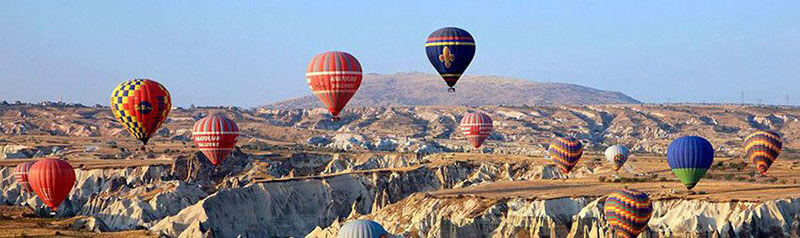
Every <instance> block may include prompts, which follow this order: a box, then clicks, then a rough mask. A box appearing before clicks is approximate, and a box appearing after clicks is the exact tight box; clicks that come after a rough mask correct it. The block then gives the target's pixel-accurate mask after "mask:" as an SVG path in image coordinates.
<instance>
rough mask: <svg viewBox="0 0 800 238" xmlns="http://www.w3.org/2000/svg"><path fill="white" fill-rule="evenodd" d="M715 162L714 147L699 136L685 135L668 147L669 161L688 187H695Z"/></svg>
mask: <svg viewBox="0 0 800 238" xmlns="http://www.w3.org/2000/svg"><path fill="white" fill-rule="evenodd" d="M713 162H714V147H713V146H711V142H708V140H706V139H704V138H703V137H699V136H684V137H681V138H678V139H675V140H674V141H672V143H670V144H669V147H668V148H667V163H669V167H670V168H672V173H675V176H677V177H678V179H680V180H681V182H682V183H683V185H686V188H687V189H690V190H691V189H692V188H694V186H695V185H697V182H698V181H700V179H701V178H703V175H705V174H706V171H708V168H709V167H711V164H712V163H713Z"/></svg>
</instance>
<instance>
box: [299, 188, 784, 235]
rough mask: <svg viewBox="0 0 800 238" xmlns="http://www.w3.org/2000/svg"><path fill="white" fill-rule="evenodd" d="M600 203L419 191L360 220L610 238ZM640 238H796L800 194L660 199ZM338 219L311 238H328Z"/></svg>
mask: <svg viewBox="0 0 800 238" xmlns="http://www.w3.org/2000/svg"><path fill="white" fill-rule="evenodd" d="M604 199H605V198H604V197H601V198H587V197H577V198H558V199H549V200H527V199H522V198H512V199H505V200H494V199H487V198H480V197H470V196H462V197H434V196H431V195H426V194H416V195H413V196H410V197H408V198H406V199H405V200H403V201H400V202H398V203H395V204H392V205H388V206H386V207H384V208H383V209H380V210H378V211H375V212H374V213H372V214H369V215H365V216H354V217H351V219H356V218H366V219H373V220H375V221H377V222H379V223H381V224H382V225H383V226H384V227H385V228H386V229H387V231H389V232H391V233H394V234H397V235H402V236H411V237H607V236H608V232H609V231H608V229H609V228H608V226H607V224H606V223H605V216H604V214H603V212H602V211H603V210H602V207H603V201H604ZM653 207H654V213H653V217H652V218H651V219H650V223H649V224H648V228H647V230H646V231H645V234H644V236H645V237H675V236H678V237H798V236H800V197H795V198H787V199H779V200H774V201H766V202H742V201H704V200H678V199H671V200H657V201H654V202H653ZM341 224H343V222H336V223H332V225H331V227H328V228H326V229H323V228H317V229H316V230H314V232H313V233H311V234H309V237H333V236H331V234H333V233H334V232H330V230H338V227H339V226H341Z"/></svg>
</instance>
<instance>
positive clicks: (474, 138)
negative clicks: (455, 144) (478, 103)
mask: <svg viewBox="0 0 800 238" xmlns="http://www.w3.org/2000/svg"><path fill="white" fill-rule="evenodd" d="M461 132H462V133H464V136H465V137H467V140H469V142H470V143H472V146H475V148H478V147H480V146H481V144H483V141H485V140H486V138H488V137H489V135H490V134H492V118H490V117H489V116H488V115H486V114H484V113H482V112H470V113H467V114H464V118H462V119H461Z"/></svg>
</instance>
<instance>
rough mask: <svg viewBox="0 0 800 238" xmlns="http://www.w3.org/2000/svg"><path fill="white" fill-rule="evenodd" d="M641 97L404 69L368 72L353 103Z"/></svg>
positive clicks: (290, 103)
mask: <svg viewBox="0 0 800 238" xmlns="http://www.w3.org/2000/svg"><path fill="white" fill-rule="evenodd" d="M627 103H640V102H639V101H637V100H636V99H633V98H631V97H629V96H627V95H625V94H622V93H620V92H611V91H604V90H598V89H593V88H589V87H584V86H579V85H575V84H567V83H543V82H534V81H529V80H521V79H513V78H504V77H496V76H465V77H463V78H462V79H461V80H459V81H458V85H456V92H455V93H449V92H447V86H446V85H445V84H444V83H443V82H442V80H441V79H440V78H439V76H438V75H434V74H422V73H401V74H393V75H378V74H368V75H365V76H364V79H363V81H362V83H361V88H360V89H359V90H358V92H357V93H356V95H355V97H353V99H352V100H351V101H350V103H349V104H348V105H349V106H356V107H358V106H368V107H376V106H377V107H382V106H430V105H468V106H483V105H518V106H522V105H590V104H627ZM321 106H322V104H321V103H320V102H319V100H318V99H317V98H316V97H315V96H314V95H308V96H303V97H300V98H294V99H289V100H286V101H281V102H277V103H273V104H271V105H268V106H267V107H269V108H276V109H291V108H305V109H309V108H317V107H321Z"/></svg>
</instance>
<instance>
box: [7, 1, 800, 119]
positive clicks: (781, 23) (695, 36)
mask: <svg viewBox="0 0 800 238" xmlns="http://www.w3.org/2000/svg"><path fill="white" fill-rule="evenodd" d="M798 9H800V1H769V2H762V1H613V2H612V1H591V2H590V1H549V2H533V1H503V2H502V4H501V3H494V2H493V3H477V2H469V1H458V3H457V4H456V2H450V1H448V2H441V3H440V4H438V5H437V4H432V3H431V1H391V2H390V1H327V2H323V1H313V4H312V1H253V2H235V3H227V2H226V3H224V4H220V3H219V2H217V1H46V2H44V1H42V2H40V1H9V0H3V1H2V2H0V100H7V101H15V100H22V101H34V102H38V101H42V100H56V99H58V98H59V97H63V98H64V99H65V101H71V102H81V103H84V104H94V103H101V104H108V98H109V95H110V92H111V90H112V89H113V87H114V86H116V85H117V84H118V83H120V82H121V81H123V80H125V79H129V78H136V77H144V78H152V79H155V80H156V81H159V82H161V83H162V84H164V85H165V86H166V87H167V88H168V89H169V90H170V92H171V93H172V96H173V101H174V102H175V104H176V105H181V106H186V105H189V104H192V103H194V104H197V105H237V106H258V105H264V104H267V103H269V102H274V101H276V100H281V99H285V98H289V97H296V96H301V95H306V94H310V92H309V90H308V86H307V85H306V83H305V79H304V77H303V75H304V70H305V66H306V63H307V62H308V60H309V59H310V58H311V57H312V56H313V55H315V54H316V53H319V52H323V51H327V50H343V51H347V52H350V53H352V54H353V55H355V56H356V57H357V58H358V59H359V60H360V61H361V64H362V65H363V68H364V70H365V72H369V73H381V74H391V73H396V72H408V71H419V72H428V73H434V72H435V71H434V69H433V67H431V66H430V65H429V62H428V60H427V59H426V57H425V52H424V46H423V45H424V41H425V38H426V37H427V35H428V34H430V32H432V31H434V30H436V29H438V28H440V27H444V26H458V27H461V28H464V29H466V30H467V31H469V32H471V33H472V35H473V36H474V37H475V39H476V44H477V53H476V56H475V60H474V61H473V62H472V64H471V65H470V67H469V69H468V70H467V72H465V73H466V74H471V75H499V76H508V77H516V78H523V79H529V80H535V81H547V82H566V83H574V84H579V85H584V86H590V87H595V88H600V89H607V90H614V91H621V92H623V93H626V94H628V95H630V96H633V97H634V98H637V99H639V100H642V101H645V102H665V101H666V102H736V103H738V102H739V101H740V93H741V91H745V98H746V101H748V102H757V101H758V100H761V101H762V102H764V103H772V104H784V103H785V97H786V95H787V94H788V95H789V97H790V98H789V99H790V104H794V105H800V10H798ZM443 87H444V86H443Z"/></svg>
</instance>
